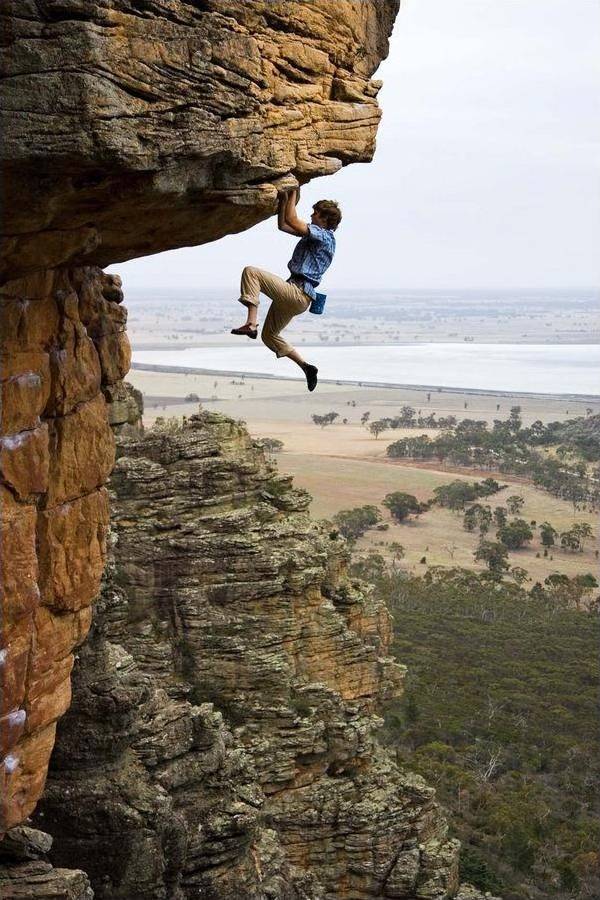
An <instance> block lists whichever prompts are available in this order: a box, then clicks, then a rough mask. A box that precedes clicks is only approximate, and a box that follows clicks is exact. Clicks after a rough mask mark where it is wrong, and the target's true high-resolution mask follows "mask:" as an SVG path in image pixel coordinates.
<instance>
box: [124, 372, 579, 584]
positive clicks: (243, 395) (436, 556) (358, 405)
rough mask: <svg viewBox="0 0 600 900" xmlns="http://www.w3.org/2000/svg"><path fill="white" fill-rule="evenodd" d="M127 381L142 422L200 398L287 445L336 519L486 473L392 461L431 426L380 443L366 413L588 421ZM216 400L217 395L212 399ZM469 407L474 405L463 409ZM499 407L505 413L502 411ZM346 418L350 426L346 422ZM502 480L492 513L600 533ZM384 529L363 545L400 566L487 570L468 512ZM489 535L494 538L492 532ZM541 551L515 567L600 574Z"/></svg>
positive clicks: (534, 408) (558, 411)
mask: <svg viewBox="0 0 600 900" xmlns="http://www.w3.org/2000/svg"><path fill="white" fill-rule="evenodd" d="M129 380H130V381H131V382H132V383H133V384H135V386H136V387H138V388H140V390H142V391H143V392H144V393H145V395H146V413H145V417H144V418H145V422H146V423H147V424H151V423H152V421H154V419H155V418H156V417H157V416H158V415H160V416H181V415H190V414H192V413H193V412H195V411H196V409H197V403H194V402H190V403H185V402H182V399H183V397H185V396H186V394H188V393H192V392H194V393H196V394H197V395H198V396H199V397H200V398H201V400H202V402H203V405H204V407H205V408H207V409H215V410H218V411H221V412H223V413H225V414H227V415H230V416H232V417H233V418H236V419H239V418H241V419H244V420H245V421H246V422H247V425H248V428H249V430H250V432H251V433H252V434H253V435H254V436H255V437H274V438H278V439H279V440H281V441H283V443H284V451H283V452H282V453H281V454H280V455H279V456H278V458H277V459H278V465H279V468H280V470H281V471H282V472H289V473H290V474H292V475H294V478H295V483H296V484H297V485H298V486H299V487H304V488H306V489H307V490H308V491H309V492H310V493H311V494H312V496H313V498H314V499H313V503H312V512H313V515H315V516H317V517H319V518H323V517H330V516H332V515H334V514H335V513H336V512H338V511H339V510H340V509H348V508H350V507H353V506H361V505H363V504H366V503H373V504H377V505H380V504H381V501H382V499H383V497H384V496H385V494H387V493H389V492H390V491H395V490H398V491H407V492H408V493H411V494H414V495H415V496H416V497H417V498H418V499H419V500H428V499H429V498H430V497H432V495H433V489H434V488H435V487H437V486H438V485H440V484H444V483H447V482H449V481H452V480H454V479H455V478H460V479H465V480H473V479H479V478H483V477H486V475H488V474H490V473H487V472H484V473H479V472H474V473H464V472H460V471H459V473H457V472H456V471H454V472H453V471H444V470H442V469H440V468H439V467H438V468H429V467H421V466H416V465H414V464H413V465H409V464H405V463H404V462H403V461H400V460H394V461H392V460H389V459H388V458H387V457H386V455H385V450H386V447H387V445H388V444H389V443H391V442H392V441H393V440H397V439H398V438H400V437H402V436H404V435H415V434H422V433H429V434H431V435H435V434H436V432H434V431H429V432H428V431H427V429H398V430H396V431H388V432H384V433H383V434H382V435H381V436H380V437H379V439H378V440H375V439H374V438H373V437H372V435H370V434H369V433H368V432H367V431H366V430H365V428H364V427H363V426H362V425H361V424H360V418H361V416H362V414H363V413H364V412H367V411H368V412H370V413H371V419H377V418H381V417H383V416H391V415H393V414H395V413H397V412H398V411H399V410H400V407H401V406H402V405H403V404H410V405H412V406H414V407H415V408H416V409H422V410H423V412H424V414H427V413H429V412H432V411H435V413H436V415H437V416H444V415H449V414H453V415H456V416H457V417H458V418H459V419H460V418H464V417H467V416H468V417H472V418H478V419H486V420H487V421H492V420H493V419H494V418H506V417H507V416H508V414H509V411H510V407H511V406H513V405H515V404H518V405H520V406H521V407H522V415H523V419H524V422H525V423H528V422H531V421H533V420H534V419H537V418H539V419H542V421H552V420H557V419H564V418H567V417H568V416H571V417H574V416H577V415H584V414H585V410H586V407H588V406H589V403H588V402H586V401H576V400H575V401H574V400H569V401H568V402H567V401H565V400H562V399H555V398H551V397H538V398H534V397H526V398H523V397H519V396H512V397H511V396H502V397H498V396H495V395H492V394H485V393H481V394H461V393H450V392H448V391H444V392H442V393H441V394H440V393H437V392H435V393H432V394H431V397H430V400H427V391H424V390H420V389H416V388H415V389H400V388H391V389H384V388H377V389H375V388H358V387H350V386H347V385H335V384H331V385H329V384H327V385H320V386H319V389H318V391H316V392H315V394H308V393H307V392H306V389H305V387H304V385H303V384H302V383H300V382H296V381H286V380H283V379H282V380H275V379H258V378H250V377H247V378H245V379H243V380H242V379H239V378H238V379H233V378H226V377H224V376H219V375H187V376H186V375H182V374H175V373H156V372H145V371H138V370H133V371H132V372H131V373H130V376H129ZM211 397H215V398H217V399H210V398H211ZM465 404H467V407H466V409H465ZM498 405H499V406H500V409H499V410H498V409H497V407H498ZM330 410H333V411H335V412H337V413H338V414H339V419H338V421H337V422H336V424H334V425H332V426H330V427H327V428H325V429H322V428H319V427H317V426H315V425H314V424H313V423H312V420H311V415H312V414H313V413H319V414H323V413H324V412H329V411H330ZM344 418H347V420H348V422H347V424H345V425H344V424H342V420H343V419H344ZM502 481H503V482H507V483H509V485H510V487H509V488H508V489H507V490H506V491H503V492H501V493H500V494H498V495H495V496H493V497H491V498H490V499H489V501H486V502H489V503H490V505H491V506H492V507H494V506H496V505H503V504H504V503H505V499H506V497H507V496H510V494H519V495H520V496H522V497H523V498H524V499H525V507H524V510H523V511H522V513H521V515H522V516H523V518H525V519H526V520H528V521H529V520H532V519H535V520H536V521H537V522H538V523H541V522H543V521H546V520H547V521H549V522H550V523H551V524H552V525H554V527H555V528H557V529H558V530H559V531H560V530H565V529H566V528H568V527H570V526H571V525H572V524H573V522H575V521H587V522H590V523H591V524H592V526H593V527H594V530H597V529H596V521H595V520H596V516H595V515H594V514H592V513H587V512H584V513H577V514H575V515H574V513H573V508H572V506H571V504H569V503H567V502H565V501H562V500H559V499H557V498H555V497H552V496H551V495H549V494H546V493H544V492H543V491H540V490H537V489H536V488H534V487H533V486H531V485H529V484H524V483H522V481H521V480H520V479H516V478H515V479H513V478H510V477H506V478H503V479H502ZM382 512H383V514H384V521H386V522H388V523H389V525H390V527H389V530H387V531H383V532H382V531H373V532H370V533H369V534H367V535H366V536H365V538H363V539H362V540H361V541H360V542H359V544H358V549H359V550H361V551H365V550H368V549H375V550H377V551H379V552H382V553H383V554H384V555H386V553H387V550H386V546H387V545H388V544H389V543H390V542H393V541H397V542H399V543H401V544H402V545H403V546H404V547H405V549H406V556H405V559H404V562H403V565H405V566H406V567H408V568H409V569H411V570H412V571H414V572H421V571H423V570H424V568H425V566H424V565H423V564H422V563H421V562H420V560H421V559H422V557H423V556H425V557H426V559H427V564H428V565H444V566H456V565H461V566H468V567H470V568H473V569H480V568H481V566H478V565H477V564H476V563H475V561H474V559H473V551H474V550H475V547H476V544H477V536H476V535H473V534H469V533H468V532H466V531H464V529H463V528H462V516H460V515H457V514H456V513H451V512H449V511H448V510H446V509H439V508H435V509H434V510H432V511H430V512H429V513H426V514H425V515H423V516H421V517H420V518H419V519H418V520H416V521H411V522H409V523H407V524H405V525H396V524H394V523H393V522H392V521H391V519H390V518H389V516H388V513H387V511H386V510H384V509H383V508H382ZM488 537H489V538H490V539H493V537H494V535H493V532H490V533H489V535H488ZM538 552H540V553H541V552H542V550H541V548H540V546H539V542H538V541H537V540H536V541H533V542H532V544H531V546H530V547H529V548H527V549H524V550H520V551H518V552H513V553H511V554H510V564H511V566H521V567H523V568H525V569H527V571H528V572H529V573H530V576H531V578H532V579H533V580H534V581H537V580H543V579H544V578H545V577H547V576H548V575H549V574H551V573H552V572H561V573H564V574H566V575H570V576H572V575H576V574H580V573H585V572H594V571H596V568H597V560H596V559H595V557H594V553H593V547H592V546H590V547H588V548H586V552H585V553H576V554H572V553H565V552H563V551H562V550H557V551H556V552H555V553H554V554H553V555H554V558H553V559H550V558H546V559H545V558H543V557H540V558H537V557H536V554H537V553H538Z"/></svg>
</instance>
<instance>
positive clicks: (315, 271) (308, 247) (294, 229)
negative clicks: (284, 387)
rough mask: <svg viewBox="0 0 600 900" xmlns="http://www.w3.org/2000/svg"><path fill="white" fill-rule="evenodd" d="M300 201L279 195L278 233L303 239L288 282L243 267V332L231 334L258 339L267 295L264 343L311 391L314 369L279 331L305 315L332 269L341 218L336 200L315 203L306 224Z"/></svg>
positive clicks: (294, 194)
mask: <svg viewBox="0 0 600 900" xmlns="http://www.w3.org/2000/svg"><path fill="white" fill-rule="evenodd" d="M299 199H300V191H299V189H298V188H293V189H292V190H289V191H285V192H282V193H281V194H280V196H279V211H278V216H277V222H278V227H279V230H280V231H285V232H286V233H287V234H295V235H298V236H299V237H300V238H301V240H300V241H298V243H297V244H296V247H295V249H294V252H293V254H292V258H291V259H290V261H289V263H288V269H289V270H290V277H289V278H288V279H287V281H284V280H283V278H279V276H277V275H272V274H271V272H266V271H265V270H264V269H256V268H254V266H246V268H245V269H244V271H243V272H242V285H241V291H240V298H239V299H240V303H242V304H243V305H244V306H245V307H247V309H248V317H247V319H246V322H245V324H244V325H242V326H241V328H232V330H231V333H232V334H241V335H246V337H249V338H253V339H255V338H256V336H257V334H258V328H257V321H258V304H259V294H260V293H261V292H262V293H263V294H266V296H267V297H270V299H271V306H270V308H269V312H268V313H267V317H266V319H265V323H264V325H263V328H262V334H261V338H262V340H263V343H265V344H266V345H267V347H268V348H269V349H270V350H272V351H273V353H275V354H276V355H277V357H281V356H287V357H288V358H289V359H291V360H293V361H294V362H295V363H296V364H297V365H298V366H300V368H301V369H302V371H303V372H304V374H305V376H306V383H307V385H308V390H309V391H314V389H315V388H316V386H317V373H318V369H317V367H316V366H313V365H311V364H310V363H307V362H306V361H305V360H304V359H302V357H301V356H300V354H299V353H298V351H297V350H295V349H294V348H293V347H292V346H291V345H290V344H288V343H287V342H286V341H285V340H284V339H283V338H282V337H281V332H282V331H283V329H284V328H285V327H286V325H288V324H289V323H290V322H291V320H292V319H293V318H294V316H299V315H300V314H301V313H303V312H306V310H307V309H308V308H309V306H310V304H311V303H312V301H313V300H314V299H315V297H316V292H315V288H316V287H317V286H318V284H319V282H320V281H321V278H322V277H323V274H324V273H325V271H326V270H327V269H328V268H329V266H330V265H331V260H332V259H333V254H334V253H335V236H334V234H333V232H334V231H335V230H336V228H337V227H338V225H339V224H340V222H341V220H342V213H341V210H340V208H339V206H338V205H337V203H336V202H335V201H334V200H319V202H318V203H315V205H314V206H313V213H312V216H311V217H310V225H308V224H307V223H306V222H303V221H302V220H301V219H299V218H298V215H297V214H296V204H297V202H298V200H299Z"/></svg>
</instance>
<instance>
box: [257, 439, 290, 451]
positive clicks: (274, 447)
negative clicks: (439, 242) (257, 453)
mask: <svg viewBox="0 0 600 900" xmlns="http://www.w3.org/2000/svg"><path fill="white" fill-rule="evenodd" d="M256 443H257V444H258V446H259V447H262V448H263V450H264V451H265V452H266V453H281V451H282V450H283V441H280V440H278V439H277V438H270V437H265V438H260V439H259V440H258V441H257V442H256Z"/></svg>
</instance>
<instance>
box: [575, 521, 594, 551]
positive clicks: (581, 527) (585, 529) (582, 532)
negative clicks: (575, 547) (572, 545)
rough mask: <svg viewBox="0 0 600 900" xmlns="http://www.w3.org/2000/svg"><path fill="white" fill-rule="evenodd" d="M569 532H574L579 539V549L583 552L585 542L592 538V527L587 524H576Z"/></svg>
mask: <svg viewBox="0 0 600 900" xmlns="http://www.w3.org/2000/svg"><path fill="white" fill-rule="evenodd" d="M571 531H574V532H575V534H576V535H577V537H578V538H579V549H580V550H581V552H583V549H584V547H585V542H586V540H587V539H588V538H593V537H594V532H593V530H592V526H591V525H590V524H589V522H576V523H575V525H573V527H572V528H571Z"/></svg>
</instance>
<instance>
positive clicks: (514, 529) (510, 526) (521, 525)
mask: <svg viewBox="0 0 600 900" xmlns="http://www.w3.org/2000/svg"><path fill="white" fill-rule="evenodd" d="M497 537H498V538H499V539H500V541H501V542H502V543H503V544H504V546H505V547H508V549H509V550H520V549H521V547H522V546H523V544H524V543H525V542H526V541H530V540H531V539H532V537H533V531H532V530H531V526H530V525H529V523H528V522H526V521H525V519H513V521H512V522H507V523H506V525H503V526H502V528H499V529H498V532H497Z"/></svg>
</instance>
